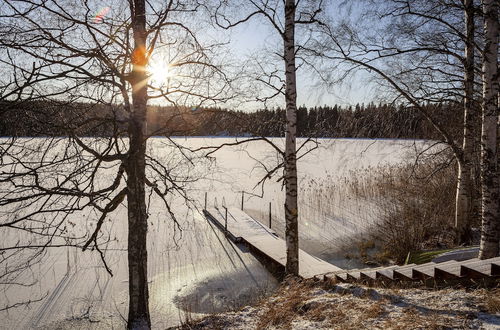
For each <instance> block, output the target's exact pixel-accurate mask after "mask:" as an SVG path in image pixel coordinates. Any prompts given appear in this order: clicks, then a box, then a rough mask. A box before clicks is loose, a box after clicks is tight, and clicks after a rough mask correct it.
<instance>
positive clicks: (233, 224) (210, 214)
mask: <svg viewBox="0 0 500 330" xmlns="http://www.w3.org/2000/svg"><path fill="white" fill-rule="evenodd" d="M203 212H204V214H205V216H206V217H207V218H208V219H209V220H211V221H212V222H213V223H214V224H215V225H216V226H218V227H219V228H220V229H221V230H222V231H224V232H226V235H227V237H228V238H229V239H230V240H232V241H233V242H236V243H238V242H242V243H246V244H248V245H249V246H251V247H252V248H253V249H255V250H257V251H258V252H259V253H260V254H262V255H264V256H266V257H267V259H268V260H269V259H270V260H272V261H273V262H274V263H275V264H277V265H280V266H281V267H284V266H285V264H286V243H285V241H284V240H283V239H281V238H279V237H278V235H277V234H276V233H275V232H274V231H273V230H272V229H270V228H269V227H267V226H265V225H263V224H262V223H260V222H259V221H257V220H255V219H253V218H252V217H250V216H249V215H248V214H246V213H245V212H243V211H241V210H240V209H237V208H228V209H227V221H226V209H224V208H220V209H218V208H208V209H206V210H203ZM456 259H457V260H453V259H452V260H448V261H442V262H428V263H425V264H421V265H415V264H409V265H402V266H398V265H393V266H384V267H378V268H364V269H349V270H343V269H341V268H339V267H337V266H334V265H332V264H330V263H328V262H326V261H324V260H321V259H319V258H317V257H314V256H312V255H310V254H308V253H307V252H305V251H302V250H300V251H299V275H300V276H301V277H303V278H313V277H315V278H319V279H324V280H336V281H340V282H378V281H381V282H393V281H394V282H406V281H423V282H427V281H428V280H431V281H435V282H441V283H451V284H454V283H456V282H457V281H458V282H460V283H463V284H467V283H469V282H470V283H473V284H474V283H476V282H477V280H493V281H498V280H500V257H496V258H491V259H486V260H479V259H477V258H470V259H467V260H462V259H461V257H460V256H458V257H457V258H456Z"/></svg>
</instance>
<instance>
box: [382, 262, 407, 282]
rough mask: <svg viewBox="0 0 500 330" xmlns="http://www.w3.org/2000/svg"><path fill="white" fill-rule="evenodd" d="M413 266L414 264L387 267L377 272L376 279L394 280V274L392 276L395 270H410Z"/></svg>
mask: <svg viewBox="0 0 500 330" xmlns="http://www.w3.org/2000/svg"><path fill="white" fill-rule="evenodd" d="M413 266H416V265H415V264H408V265H404V266H391V267H387V268H386V269H381V270H378V271H377V275H376V277H377V279H384V278H385V279H388V280H391V281H392V280H394V279H396V278H395V274H394V270H396V269H401V270H405V269H407V268H411V267H413Z"/></svg>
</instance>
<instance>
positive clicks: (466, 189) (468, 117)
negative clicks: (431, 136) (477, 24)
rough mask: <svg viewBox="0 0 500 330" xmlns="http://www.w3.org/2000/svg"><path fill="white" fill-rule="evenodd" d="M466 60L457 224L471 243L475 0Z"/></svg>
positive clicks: (468, 10)
mask: <svg viewBox="0 0 500 330" xmlns="http://www.w3.org/2000/svg"><path fill="white" fill-rule="evenodd" d="M464 5H465V28H466V31H465V36H466V40H465V61H464V72H465V74H464V90H465V95H464V138H463V154H462V159H460V160H459V162H458V180H457V195H456V203H455V206H456V209H455V227H456V229H457V234H458V235H457V239H458V242H459V243H469V241H470V238H471V237H470V222H471V218H472V212H471V211H472V179H471V173H472V157H473V152H474V141H475V134H474V123H475V122H476V117H477V115H476V111H475V107H474V103H473V97H474V3H473V0H465V1H464Z"/></svg>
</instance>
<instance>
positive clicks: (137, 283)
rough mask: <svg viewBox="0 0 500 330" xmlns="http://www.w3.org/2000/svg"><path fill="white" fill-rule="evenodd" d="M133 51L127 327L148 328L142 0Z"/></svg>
mask: <svg viewBox="0 0 500 330" xmlns="http://www.w3.org/2000/svg"><path fill="white" fill-rule="evenodd" d="M131 10H132V13H131V14H132V28H133V34H134V51H133V54H132V63H133V67H132V73H131V76H130V82H131V84H132V98H133V105H132V107H133V109H132V114H131V119H130V123H129V128H128V134H129V157H128V160H127V166H126V171H127V189H128V192H127V201H128V271H129V310H128V328H129V329H150V328H151V320H150V316H149V293H148V266H147V265H148V255H147V247H146V239H147V230H148V226H147V213H146V198H145V197H146V196H145V183H146V180H145V178H146V174H145V154H146V105H147V101H148V96H147V87H146V84H145V83H144V82H145V81H146V79H147V74H146V71H145V66H146V64H147V58H146V51H145V50H146V38H147V34H146V15H145V13H146V9H145V1H144V0H134V2H133V5H131Z"/></svg>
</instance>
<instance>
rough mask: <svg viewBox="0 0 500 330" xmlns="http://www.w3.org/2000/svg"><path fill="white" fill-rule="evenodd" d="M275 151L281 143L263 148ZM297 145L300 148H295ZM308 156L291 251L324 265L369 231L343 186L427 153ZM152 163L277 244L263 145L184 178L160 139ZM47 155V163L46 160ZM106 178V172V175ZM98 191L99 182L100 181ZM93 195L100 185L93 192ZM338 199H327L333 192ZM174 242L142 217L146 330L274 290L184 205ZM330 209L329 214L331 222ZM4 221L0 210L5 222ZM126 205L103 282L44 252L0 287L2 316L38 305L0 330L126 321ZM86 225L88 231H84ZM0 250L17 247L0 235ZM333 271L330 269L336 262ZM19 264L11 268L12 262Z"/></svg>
mask: <svg viewBox="0 0 500 330" xmlns="http://www.w3.org/2000/svg"><path fill="white" fill-rule="evenodd" d="M234 140H235V138H175V139H174V140H173V141H174V142H175V143H178V144H180V145H183V146H186V147H191V148H197V147H200V146H207V145H218V144H222V143H226V142H234ZM272 141H273V142H274V143H276V144H277V145H280V146H282V145H283V144H284V141H283V139H279V138H275V139H272ZM301 141H303V140H299V144H300V143H301ZM319 143H320V145H319V147H318V148H317V149H316V150H314V151H312V152H311V153H310V154H309V155H307V156H306V157H304V158H303V159H301V160H300V161H299V164H298V171H299V181H300V184H301V188H300V191H299V201H300V205H299V208H300V209H299V212H300V213H299V214H300V219H299V220H300V230H301V248H303V249H304V250H306V251H307V252H309V253H311V254H314V255H317V256H319V257H322V258H325V259H326V260H329V261H332V260H336V259H338V258H340V257H339V256H338V255H336V254H335V251H336V248H338V245H339V242H340V241H341V239H342V238H346V237H349V236H351V235H354V234H356V233H358V232H360V231H362V230H363V228H365V227H366V226H367V225H369V224H371V223H373V221H376V219H374V218H373V215H372V214H371V210H370V208H369V207H367V205H366V204H365V203H363V202H360V201H355V200H349V198H348V196H345V191H343V189H342V187H343V185H342V183H343V182H345V180H347V179H348V178H349V177H350V176H353V175H365V174H362V173H366V171H365V172H363V171H364V170H365V169H369V168H371V167H377V166H382V165H386V164H396V163H400V162H406V161H412V160H414V158H415V154H416V152H418V151H420V150H422V149H423V148H425V147H426V146H428V145H429V144H430V142H425V141H408V140H405V141H402V140H354V139H321V140H319ZM149 148H150V151H151V154H152V155H153V156H154V157H156V158H157V159H158V160H159V161H160V162H161V163H162V164H163V165H165V166H167V167H169V168H172V169H173V173H176V174H177V175H179V176H185V177H190V176H192V177H196V178H198V179H199V180H197V181H196V182H194V183H192V184H187V185H186V188H187V189H188V190H189V193H190V196H191V197H192V198H193V199H194V200H196V201H198V206H199V209H201V208H202V207H203V200H204V194H205V192H208V203H209V204H211V205H213V204H214V203H216V204H219V205H220V204H222V203H224V204H225V205H227V206H234V207H240V206H241V205H240V203H241V192H242V191H245V195H244V208H245V211H246V212H247V213H249V214H250V215H252V216H254V217H256V218H257V219H258V220H260V221H262V222H263V223H266V222H267V221H268V209H269V203H271V210H272V220H273V229H274V230H276V231H277V232H278V233H282V232H283V221H282V216H283V207H282V205H283V203H284V192H283V191H282V185H281V182H276V179H277V178H276V177H274V178H272V179H271V180H269V181H268V182H267V183H266V185H265V188H264V190H263V196H262V197H258V196H257V195H261V192H262V191H261V190H260V187H255V185H256V183H257V182H258V181H259V180H260V179H261V178H262V177H263V175H265V171H264V170H263V167H262V166H263V165H265V166H267V167H268V168H272V167H273V166H274V165H275V164H276V163H277V162H278V157H277V154H276V151H274V150H273V149H272V148H271V147H270V146H269V145H267V144H266V143H265V142H252V143H248V144H244V145H240V146H237V147H225V148H223V149H221V150H219V151H217V152H216V153H214V154H213V155H212V157H214V161H213V162H207V161H205V160H200V161H198V162H197V165H198V166H199V167H197V168H196V169H190V170H189V173H188V172H187V170H184V167H183V166H182V164H183V163H182V157H181V156H179V153H178V152H177V151H176V149H174V148H172V145H171V143H167V141H166V140H165V139H162V138H152V139H151V140H150V142H149ZM52 152H57V148H56V149H54V150H53V151H52ZM111 170H112V169H110V171H111ZM102 178H103V179H102V180H106V179H109V176H106V175H104V174H103V175H102ZM103 184H104V183H103ZM332 185H334V187H335V189H333V190H334V191H335V193H334V194H332V195H331V196H328V197H327V198H324V199H317V198H315V197H314V196H318V195H317V194H318V191H319V192H320V193H321V189H326V188H328V189H329V190H328V191H330V192H331V191H332V189H331V188H332ZM337 188H338V189H337ZM170 202H171V205H173V206H174V209H175V211H176V214H177V217H178V220H180V225H181V228H182V232H180V231H179V230H178V229H176V228H175V226H174V225H173V222H172V221H171V219H170V217H169V216H168V213H167V212H166V210H165V209H164V207H163V206H162V204H161V201H160V200H156V199H154V198H153V199H152V200H151V204H150V207H149V210H148V212H149V216H150V217H149V221H150V225H149V232H148V235H149V237H148V240H149V245H148V249H149V250H148V251H149V252H148V253H149V265H148V271H149V281H150V309H151V316H152V322H153V326H154V328H158V329H163V328H166V327H168V326H172V325H176V324H179V321H180V320H181V319H183V318H185V317H188V316H189V314H193V316H196V315H201V314H204V313H211V312H220V311H223V310H227V309H229V308H231V307H239V306H241V305H242V304H244V303H247V302H249V301H251V300H252V299H256V298H258V297H259V296H261V295H264V294H266V293H267V292H269V291H270V290H271V289H272V288H273V287H275V286H276V281H275V279H274V278H273V277H272V276H271V275H270V274H269V273H268V272H267V271H266V270H265V269H264V268H263V267H262V266H261V265H260V264H259V262H258V261H257V260H256V259H255V258H254V257H253V256H252V255H251V254H249V253H248V252H247V251H245V250H242V249H241V248H240V247H238V246H236V245H234V244H232V243H230V242H228V241H227V240H226V239H225V237H224V235H222V234H221V233H220V232H219V230H218V229H217V228H215V227H214V226H213V225H212V224H210V223H209V222H207V221H206V220H205V219H204V217H203V216H202V215H201V214H200V213H199V212H198V211H196V210H194V211H193V210H191V211H189V210H188V209H187V208H186V206H185V203H184V201H182V200H181V199H179V198H172V199H171V200H170ZM332 209H334V210H335V212H331V211H332ZM11 211H12V210H8V211H7V210H2V213H1V214H0V216H2V217H3V216H7V215H8V214H9V212H11ZM126 215H127V212H126V203H124V204H123V205H122V206H120V207H119V208H118V209H117V210H116V211H115V212H114V213H113V214H112V215H111V216H110V217H109V221H108V222H106V224H105V226H104V227H103V231H104V232H105V233H106V235H105V237H106V236H109V238H111V239H112V242H111V243H109V244H108V246H107V249H106V251H105V254H106V259H107V260H108V263H109V265H110V267H111V269H112V271H113V273H114V276H113V277H110V276H109V275H108V274H107V273H106V271H105V269H104V267H103V265H102V263H101V261H100V258H99V255H98V254H97V253H96V252H95V251H86V252H81V251H77V250H74V249H72V250H68V249H67V248H57V249H55V248H54V249H48V250H47V251H46V252H45V254H44V255H42V256H40V260H41V261H40V262H39V263H36V264H34V265H31V266H30V267H28V268H27V270H26V271H25V272H24V273H23V275H22V278H20V280H22V281H21V282H24V283H33V285H30V286H26V287H24V286H19V285H7V284H5V285H2V287H1V291H0V303H1V305H2V306H4V305H6V304H12V303H15V302H17V301H27V300H32V301H34V300H37V299H41V298H43V299H42V300H41V301H39V302H33V303H31V304H29V305H27V306H23V307H20V308H16V309H11V310H9V311H5V312H1V313H0V319H1V320H2V321H1V322H0V328H2V329H29V328H48V329H49V328H54V327H56V326H57V327H60V328H63V329H64V328H68V329H69V328H84V329H88V328H95V329H99V328H103V329H106V328H112V327H122V326H123V324H124V323H123V322H124V321H123V318H125V319H126V316H127V301H128V297H127V289H128V282H127V277H128V276H127V265H126V263H127V262H126V260H127V258H126V250H125V247H126V237H127V236H126V233H127V222H126ZM95 217H96V215H95V214H93V213H92V212H87V211H84V212H80V213H75V214H73V215H72V216H71V217H70V218H69V220H70V221H72V222H73V223H75V227H74V230H75V231H82V232H84V231H86V230H87V231H89V230H91V229H92V228H93V227H92V223H95ZM93 221H94V222H93ZM0 235H1V238H2V241H3V242H2V243H1V244H2V246H6V245H8V244H12V242H15V240H17V239H19V238H21V239H26V237H25V236H23V235H21V234H18V236H16V234H13V233H12V232H10V231H9V230H6V229H0ZM340 259H341V258H340ZM21 260H22V255H20V256H19V261H21Z"/></svg>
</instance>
